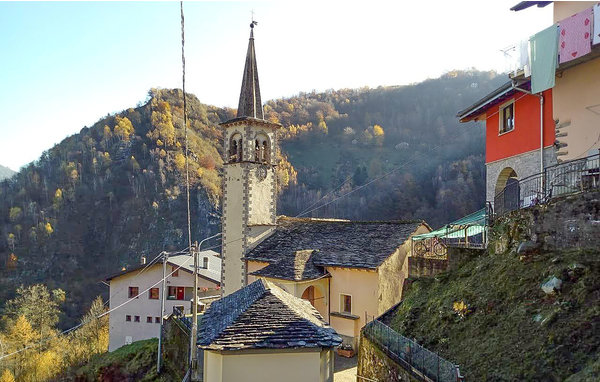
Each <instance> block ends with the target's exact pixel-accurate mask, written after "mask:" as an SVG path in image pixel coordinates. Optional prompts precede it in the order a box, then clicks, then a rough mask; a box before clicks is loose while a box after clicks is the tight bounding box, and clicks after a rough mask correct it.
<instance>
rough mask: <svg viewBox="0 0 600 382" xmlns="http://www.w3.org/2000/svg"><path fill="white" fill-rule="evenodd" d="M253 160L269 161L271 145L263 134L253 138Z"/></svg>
mask: <svg viewBox="0 0 600 382" xmlns="http://www.w3.org/2000/svg"><path fill="white" fill-rule="evenodd" d="M254 161H255V162H258V163H264V164H269V163H270V162H271V145H270V142H269V138H268V137H267V136H265V135H263V134H260V135H258V136H257V137H256V139H255V140H254Z"/></svg>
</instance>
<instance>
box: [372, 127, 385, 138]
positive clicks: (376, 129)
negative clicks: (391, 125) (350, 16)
mask: <svg viewBox="0 0 600 382" xmlns="http://www.w3.org/2000/svg"><path fill="white" fill-rule="evenodd" d="M384 134H385V133H384V131H383V127H381V126H379V125H375V126H373V135H375V136H376V137H383V135H384Z"/></svg>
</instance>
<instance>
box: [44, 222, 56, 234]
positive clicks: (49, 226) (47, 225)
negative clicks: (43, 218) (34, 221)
mask: <svg viewBox="0 0 600 382" xmlns="http://www.w3.org/2000/svg"><path fill="white" fill-rule="evenodd" d="M44 229H45V230H46V234H48V236H50V235H51V234H52V233H53V232H54V228H52V224H50V222H46V225H45V226H44Z"/></svg>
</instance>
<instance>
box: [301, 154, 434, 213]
mask: <svg viewBox="0 0 600 382" xmlns="http://www.w3.org/2000/svg"><path fill="white" fill-rule="evenodd" d="M440 147H441V146H440V145H437V146H434V147H433V148H432V149H430V150H428V151H427V152H434V151H436V150H437V149H439V148H440ZM421 155H424V154H421ZM417 157H418V156H417V155H415V156H413V157H412V158H411V159H410V160H408V161H406V162H404V163H403V164H402V165H400V166H397V167H395V168H393V169H392V170H390V171H388V172H387V173H385V174H383V175H382V176H380V177H378V178H375V179H373V180H371V181H369V182H367V183H365V184H363V185H362V186H358V187H357V188H355V189H353V190H351V191H348V192H347V193H345V194H343V195H341V196H339V197H337V198H335V199H333V200H331V201H329V202H327V203H325V204H322V205H320V206H318V207H315V208H313V209H311V210H308V211H305V212H303V213H301V214H298V215H296V217H300V216H302V215H306V214H308V213H311V212H313V211H316V210H318V209H320V208H323V207H325V206H327V205H329V204H331V203H333V202H335V201H337V200H340V199H342V198H344V197H346V196H348V195H350V194H352V193H354V192H356V191H358V190H361V189H363V188H365V187H367V186H369V185H370V184H372V183H374V182H376V181H378V180H381V179H383V178H385V177H387V176H389V175H391V174H392V173H394V172H396V171H398V170H400V169H401V168H403V167H406V166H407V165H409V164H411V163H413V162H414V161H416V160H417V159H418V158H417Z"/></svg>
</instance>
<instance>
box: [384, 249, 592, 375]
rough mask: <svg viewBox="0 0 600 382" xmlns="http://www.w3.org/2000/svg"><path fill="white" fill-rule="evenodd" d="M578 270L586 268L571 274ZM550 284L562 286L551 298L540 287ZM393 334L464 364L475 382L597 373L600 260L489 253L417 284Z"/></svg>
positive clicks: (582, 255)
mask: <svg viewBox="0 0 600 382" xmlns="http://www.w3.org/2000/svg"><path fill="white" fill-rule="evenodd" d="M573 264H579V265H581V266H582V267H581V268H579V269H578V270H576V271H571V270H570V267H571V266H572V265H573ZM551 276H556V277H558V278H560V279H561V280H563V282H564V284H563V287H562V291H561V292H560V293H559V294H557V295H555V296H546V295H545V294H544V292H543V291H542V290H541V288H540V285H541V284H542V283H543V282H544V281H546V280H547V279H548V278H549V277H551ZM460 301H464V302H465V303H466V304H467V306H468V312H467V313H466V315H465V316H464V317H461V316H460V315H459V314H457V313H456V312H455V311H454V308H453V304H454V302H460ZM392 326H393V327H394V328H395V329H396V330H398V331H399V332H401V333H403V334H404V335H406V336H408V337H411V338H416V339H417V340H418V341H419V342H420V343H422V344H423V345H425V346H426V347H428V348H430V349H431V350H434V351H437V352H439V353H440V354H441V355H442V356H444V357H445V358H447V359H448V360H450V361H453V362H455V363H457V364H460V366H461V371H462V372H463V374H466V377H467V380H469V381H564V380H565V379H567V378H569V377H570V376H572V375H573V374H576V373H578V372H582V373H583V374H582V375H585V373H588V374H589V373H593V372H594V370H596V371H597V369H598V363H597V362H596V363H595V364H591V363H592V362H593V361H595V360H597V359H598V356H599V355H600V252H599V251H598V250H587V251H581V250H570V251H562V252H547V253H536V254H534V255H531V256H528V257H526V258H520V257H519V256H518V255H516V254H515V253H514V251H508V252H507V253H502V254H494V255H492V254H489V253H487V252H484V253H482V254H481V255H480V256H477V257H472V258H470V259H468V260H466V261H464V262H463V263H462V264H461V265H460V266H459V267H458V268H457V269H455V270H453V271H450V272H447V273H444V274H441V275H438V276H437V277H436V278H435V279H421V280H418V281H416V282H415V283H414V284H413V285H412V287H411V289H410V291H409V292H408V293H407V296H406V298H405V300H404V302H403V303H402V305H401V306H400V308H399V310H398V311H397V312H396V316H395V317H394V319H393V320H392ZM594 368H595V369H594ZM584 369H586V370H588V371H585V370H584ZM590 375H592V374H590ZM583 380H586V379H572V381H583ZM589 380H592V379H589Z"/></svg>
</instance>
